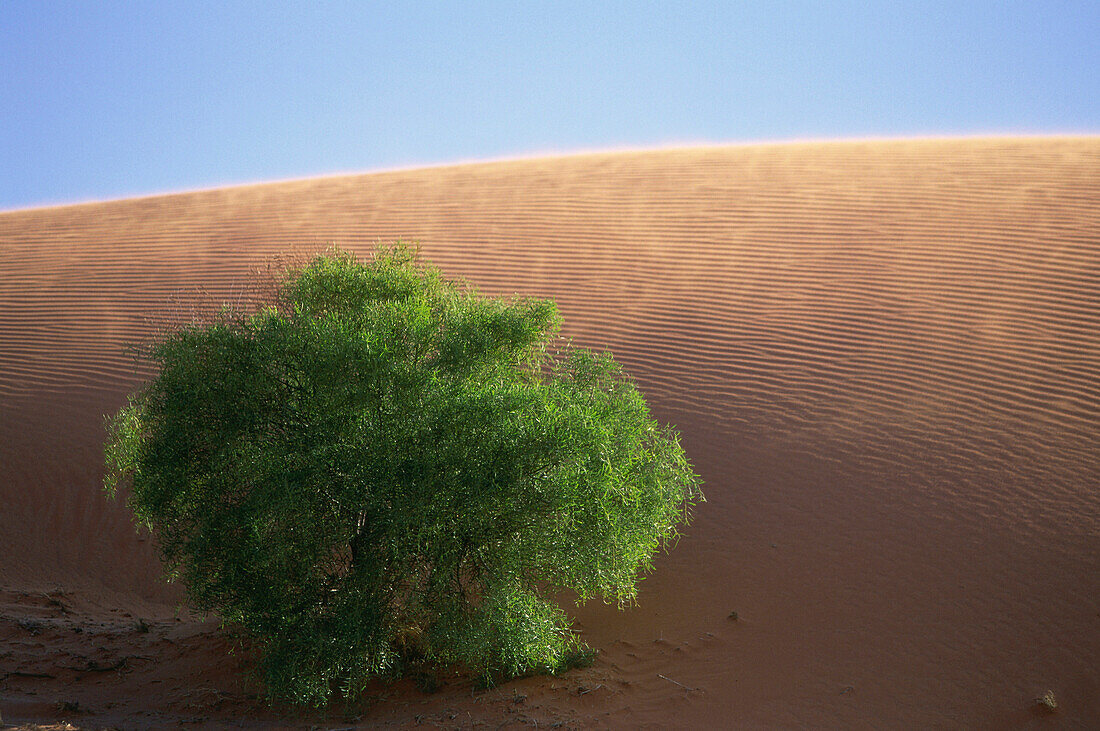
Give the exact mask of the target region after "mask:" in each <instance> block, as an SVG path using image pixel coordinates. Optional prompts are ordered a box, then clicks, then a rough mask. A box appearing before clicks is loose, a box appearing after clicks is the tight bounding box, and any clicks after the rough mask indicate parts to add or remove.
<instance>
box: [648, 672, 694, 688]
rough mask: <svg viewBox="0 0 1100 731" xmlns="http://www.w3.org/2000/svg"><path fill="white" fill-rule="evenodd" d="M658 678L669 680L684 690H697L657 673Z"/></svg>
mask: <svg viewBox="0 0 1100 731" xmlns="http://www.w3.org/2000/svg"><path fill="white" fill-rule="evenodd" d="M657 677H658V678H663V679H664V680H667V681H668V682H670V683H675V684H676V685H678V686H680V687H681V688H683V689H684V690H695V688H689V687H687V686H686V685H684V684H683V683H681V682H680V681H678V680H673V679H672V678H669V677H665V676H664V675H661V674H660V673H657Z"/></svg>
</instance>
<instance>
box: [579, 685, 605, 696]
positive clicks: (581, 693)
mask: <svg viewBox="0 0 1100 731" xmlns="http://www.w3.org/2000/svg"><path fill="white" fill-rule="evenodd" d="M602 687H603V683H600V684H599V685H597V686H596V687H595V688H585V689H584V690H582V691H580V692H579V693H577V695H587V694H588V693H591V692H592V691H594V690H599V689H600V688H602Z"/></svg>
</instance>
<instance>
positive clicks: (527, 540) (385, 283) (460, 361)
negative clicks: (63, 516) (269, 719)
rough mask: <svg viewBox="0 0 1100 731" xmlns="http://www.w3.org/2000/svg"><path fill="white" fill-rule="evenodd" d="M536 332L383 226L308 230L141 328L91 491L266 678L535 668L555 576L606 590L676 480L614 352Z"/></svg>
mask: <svg viewBox="0 0 1100 731" xmlns="http://www.w3.org/2000/svg"><path fill="white" fill-rule="evenodd" d="M557 327H558V314H557V310H556V307H555V305H554V304H553V303H552V302H549V301H544V300H535V299H514V300H508V301H506V300H501V299H491V298H485V297H482V296H479V295H478V293H477V292H476V291H474V290H473V289H471V288H470V287H468V286H465V285H462V284H456V283H452V282H449V281H448V280H446V279H444V278H443V276H442V275H441V274H440V272H439V271H438V270H436V269H433V268H431V267H429V266H426V265H422V264H421V263H419V262H418V260H417V257H416V253H415V250H413V249H411V248H409V247H407V246H405V245H400V244H398V245H394V246H390V247H382V248H380V249H379V250H378V252H377V253H376V254H375V256H374V257H373V259H371V260H369V261H366V262H361V261H359V260H358V259H356V257H354V256H353V255H351V254H348V253H345V252H342V251H339V250H334V251H333V252H331V253H329V254H326V255H324V256H320V257H317V258H315V259H314V260H312V261H311V262H310V263H308V264H307V265H305V266H302V267H299V268H297V269H293V270H290V271H288V272H287V274H286V276H285V278H284V279H283V280H282V284H281V286H280V287H279V289H278V293H277V295H276V296H275V297H274V301H272V302H270V303H269V304H268V305H267V306H265V307H263V308H261V309H259V310H258V311H252V312H250V313H233V312H229V311H225V312H223V313H222V315H221V316H220V317H218V318H215V319H214V321H212V322H206V323H203V324H191V325H187V326H184V327H181V328H178V329H175V330H172V331H170V332H168V333H166V334H164V335H162V336H161V337H160V338H158V340H157V341H156V343H155V344H154V345H153V346H152V348H151V350H150V355H151V356H152V358H153V359H154V361H155V363H156V364H157V366H158V367H159V371H158V375H157V376H156V378H155V379H154V380H153V381H152V382H150V383H149V384H147V385H146V386H145V387H144V388H143V389H142V390H140V391H139V392H138V393H136V394H134V395H133V396H132V397H131V399H130V402H129V405H128V406H126V407H125V408H123V409H122V410H121V411H120V412H119V413H118V414H117V415H115V416H113V417H111V418H109V419H108V430H109V439H108V444H107V449H106V458H107V467H108V470H107V475H106V478H105V487H106V489H107V491H108V492H109V493H110V494H114V493H115V492H116V491H117V490H118V489H119V488H124V489H127V490H128V492H129V496H130V497H129V505H130V507H131V508H132V510H133V512H134V514H135V516H136V519H137V520H138V521H139V522H140V523H141V524H144V525H145V526H147V527H149V528H150V529H151V530H152V531H153V532H154V534H155V535H156V538H157V540H158V544H159V546H160V550H161V552H162V555H163V560H164V563H165V566H166V568H167V571H168V574H169V577H170V578H173V579H178V580H180V581H182V583H183V584H184V585H185V586H186V588H187V591H188V595H189V598H190V602H191V604H192V606H194V607H195V608H197V609H200V610H212V611H214V612H216V613H217V614H218V615H219V616H221V617H222V618H223V619H224V620H225V621H226V622H229V623H233V624H236V625H239V626H240V627H242V628H243V629H244V630H245V631H246V632H247V633H248V634H249V635H250V636H251V637H252V638H253V639H254V641H255V642H256V644H257V646H258V647H259V649H260V651H261V657H262V670H263V674H264V677H265V679H266V682H267V685H268V688H269V691H270V692H271V694H272V696H273V697H277V698H284V699H289V700H291V701H294V702H298V703H315V704H321V703H324V702H325V701H326V700H327V699H328V698H329V697H330V696H331V694H332V693H333V692H334V691H339V692H341V693H343V694H345V695H347V696H352V697H354V696H355V695H356V694H357V693H358V692H359V691H361V689H362V688H363V687H364V685H365V683H366V682H367V681H368V680H369V679H371V678H374V677H395V676H397V675H400V674H402V673H406V672H411V671H416V672H422V671H423V669H424V668H442V667H452V668H453V667H459V668H463V667H464V668H466V669H467V670H468V671H470V672H473V673H476V674H478V675H480V676H481V677H482V678H486V679H492V678H499V677H502V676H509V675H515V674H521V673H527V672H532V671H549V672H555V671H558V670H561V669H562V668H564V667H566V666H568V665H570V664H571V663H575V662H576V661H577V660H578V658H581V657H583V655H584V653H585V648H584V647H583V645H581V644H580V643H579V642H578V640H577V639H576V637H575V635H574V634H573V633H572V632H571V631H570V623H569V620H568V618H567V616H566V614H565V612H564V611H563V610H562V609H561V607H559V606H558V605H557V604H555V603H554V602H553V601H552V599H551V598H552V597H553V596H554V594H555V592H558V591H559V590H561V589H563V588H568V589H570V590H572V591H574V592H576V594H577V595H578V596H579V597H580V598H581V600H584V599H588V598H589V597H592V596H598V597H600V598H603V599H606V600H609V601H612V602H618V603H619V604H620V605H622V604H627V603H629V602H631V601H632V600H633V599H634V598H635V596H636V591H637V590H636V582H637V579H638V577H639V575H640V574H641V573H642V572H644V571H646V570H648V569H649V568H651V564H650V560H651V557H652V556H653V555H654V553H655V551H656V550H657V549H658V548H660V547H661V546H662V545H664V544H667V543H668V542H669V541H671V540H673V539H675V537H676V536H677V525H678V524H679V523H682V522H684V521H686V520H687V518H688V511H689V510H690V508H691V506H692V505H693V504H694V502H696V501H698V500H700V499H701V498H702V495H701V493H700V491H699V487H698V479H697V477H696V476H695V475H694V473H693V472H692V470H691V468H690V465H689V464H688V462H687V460H686V458H685V456H684V453H683V451H682V449H681V447H680V445H679V442H678V438H677V436H676V434H675V432H673V431H672V430H671V429H669V428H667V427H664V426H661V425H659V424H658V423H656V422H655V421H654V419H652V418H651V416H650V414H649V410H648V408H647V406H646V403H645V401H644V400H643V398H642V396H641V394H640V393H639V392H638V390H637V389H636V388H635V386H634V385H633V384H632V383H631V381H630V380H629V379H628V378H627V377H625V376H624V374H623V372H622V371H621V369H620V367H619V366H618V365H616V363H615V362H614V361H613V360H612V358H611V357H610V356H609V355H607V354H596V353H591V352H588V351H585V350H581V349H575V348H572V347H570V346H569V345H568V344H567V343H563V342H562V341H560V340H558V339H556V338H555V337H554V336H555V333H556V330H557Z"/></svg>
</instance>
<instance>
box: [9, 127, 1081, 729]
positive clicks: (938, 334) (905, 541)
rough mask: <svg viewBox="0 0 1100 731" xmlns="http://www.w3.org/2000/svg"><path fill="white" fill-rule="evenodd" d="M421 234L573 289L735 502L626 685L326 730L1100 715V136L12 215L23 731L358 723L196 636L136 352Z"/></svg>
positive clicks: (789, 151) (483, 269)
mask: <svg viewBox="0 0 1100 731" xmlns="http://www.w3.org/2000/svg"><path fill="white" fill-rule="evenodd" d="M395 238H406V239H415V240H419V241H420V242H421V244H422V247H423V253H424V255H425V257H426V258H428V259H430V260H431V261H432V262H434V263H435V264H437V265H439V266H440V267H441V268H443V269H444V271H446V272H448V273H450V274H453V275H456V276H462V277H465V278H467V279H469V280H470V281H472V282H473V283H475V284H476V285H478V286H479V287H480V288H481V289H482V290H483V291H484V292H487V293H492V294H498V293H513V292H520V293H524V294H531V295H539V296H545V297H552V298H554V299H556V300H557V301H558V303H559V305H560V308H561V312H562V314H563V316H564V319H565V325H564V330H565V333H566V334H567V335H570V336H572V337H574V338H575V340H576V341H577V342H578V343H580V344H582V345H586V346H592V347H597V348H601V349H608V350H610V351H612V352H613V353H614V354H615V356H616V357H617V358H618V359H619V360H620V361H621V362H622V363H624V365H625V366H626V368H627V370H628V371H629V372H630V373H632V374H633V375H634V376H635V377H636V379H637V382H638V384H639V386H640V387H641V389H642V390H643V392H644V393H645V394H646V397H647V398H648V399H649V401H650V404H651V406H652V408H653V412H654V414H655V415H656V416H657V418H659V419H660V420H662V421H666V422H671V423H673V424H675V425H676V426H677V427H678V428H679V430H680V431H681V433H682V437H683V446H684V448H685V450H686V452H687V453H688V455H689V457H690V458H691V460H692V461H693V463H694V465H695V468H696V471H697V472H698V473H699V474H700V475H701V476H702V478H703V480H704V481H705V486H704V489H705V491H706V495H707V499H708V501H707V502H706V503H705V504H703V505H701V506H700V507H699V508H698V510H697V511H696V515H697V518H696V520H695V522H694V523H693V524H692V525H691V527H690V528H688V530H687V532H686V536H685V537H684V538H683V539H682V540H681V541H680V543H679V545H678V546H677V547H676V549H675V550H674V551H672V552H671V553H669V554H667V555H662V556H660V557H659V559H658V561H657V568H656V572H655V573H654V574H653V575H652V576H650V577H649V578H647V579H646V580H645V581H644V582H643V584H642V590H641V594H640V597H639V606H637V607H635V608H633V609H630V610H629V611H626V612H619V611H617V610H616V609H614V608H612V607H606V606H603V605H600V604H590V605H588V606H585V607H582V608H579V609H576V610H575V611H574V614H575V616H576V620H577V627H578V628H579V629H580V630H582V631H583V633H584V635H583V636H584V638H585V639H586V640H587V641H588V642H589V643H590V644H592V645H593V646H594V647H597V648H599V649H600V650H601V654H600V657H599V659H598V661H597V663H596V664H595V665H594V666H593V667H591V668H588V669H585V670H581V671H576V672H573V673H571V674H569V675H567V676H565V677H561V678H530V679H524V680H520V681H515V682H512V683H508V684H505V685H503V686H501V687H499V688H496V689H494V690H491V691H486V692H473V690H472V688H471V687H470V685H469V684H468V683H465V684H464V683H459V682H455V683H451V684H449V685H447V686H446V687H444V688H443V689H442V690H441V691H440V692H438V693H436V694H434V695H425V694H423V693H421V692H420V691H418V690H416V689H415V688H414V687H413V686H412V685H411V684H409V683H401V684H398V685H396V686H394V687H390V688H382V687H380V688H379V689H378V690H377V693H376V695H377V696H378V698H377V699H376V701H375V702H374V703H373V704H370V705H369V706H367V707H365V708H363V709H359V710H357V711H354V712H352V713H350V715H349V714H346V713H340V712H337V713H335V715H333V716H332V717H330V718H329V719H328V720H326V721H324V724H327V725H326V726H325V727H332V726H348V725H352V724H354V723H357V722H358V723H362V724H373V725H380V726H385V725H387V724H392V725H413V724H414V723H417V722H420V723H423V724H426V725H429V726H445V727H454V726H461V727H470V726H475V725H478V724H482V725H481V727H483V728H499V727H501V724H508V725H506V726H504V727H511V728H520V727H523V726H529V727H533V726H534V725H535V724H536V722H537V725H538V727H539V728H546V727H550V726H551V725H552V724H554V723H561V724H562V726H561V727H584V728H588V727H597V728H598V727H615V728H634V727H676V728H707V727H742V728H753V727H798V726H802V727H834V728H867V727H872V726H877V727H885V728H902V727H904V728H1005V727H1028V726H1034V727H1039V726H1043V727H1047V726H1054V727H1059V726H1064V727H1087V726H1089V725H1090V724H1096V723H1098V722H1100V138H1097V137H1091V138H1026V139H965V140H912V141H876V142H846V143H813V144H809V143H807V144H785V145H765V146H744V147H714V148H701V149H682V150H663V151H650V152H630V153H614V154H610V153H609V154H590V155H580V156H568V157H557V158H546V159H536V160H521V161H511V162H498V163H486V164H473V165H462V166H455V167H444V168H435V169H424V170H413V171H401V172H388V173H377V174H370V175H356V176H342V177H331V178H321V179H314V180H306V181H292V182H282V183H273V184H267V185H254V186H246V187H235V188H225V189H220V190H211V191H204V192H195V193H186V194H178V195H169V196H158V197H151V198H143V199H133V200H123V201H116V202H108V203H93V204H84V205H75V206H66V207H55V208H44V209H36V210H26V211H14V212H7V213H0V714H2V716H3V720H4V721H5V722H8V723H12V722H31V721H36V722H42V723H47V722H52V723H58V722H61V721H63V720H66V721H68V722H71V723H72V724H74V725H77V726H80V727H88V728H98V727H100V726H102V725H112V724H113V725H118V726H120V727H122V728H130V727H146V726H148V727H165V726H177V725H180V724H184V723H186V724H189V725H190V726H192V727H203V726H204V725H206V726H211V727H219V726H221V725H230V724H243V725H244V726H245V727H268V726H271V725H272V724H275V723H276V722H277V721H278V722H279V723H284V724H286V725H290V726H294V725H296V724H297V725H302V726H308V725H309V724H312V723H322V721H321V720H319V719H318V718H317V717H301V718H295V717H288V716H280V715H279V714H277V713H274V712H272V711H270V710H267V709H265V707H264V706H263V704H262V703H261V702H260V701H258V700H257V699H256V696H255V692H256V688H255V686H254V685H251V684H249V683H248V682H245V681H241V680H238V679H237V678H238V676H237V671H238V669H239V668H241V667H244V666H246V665H247V662H248V660H247V658H246V657H243V656H241V655H240V654H237V655H234V656H232V657H228V656H227V655H226V650H227V648H229V647H230V646H231V644H232V640H231V638H227V637H225V636H222V635H220V634H219V633H218V632H217V631H216V624H215V623H214V622H212V621H207V622H205V623H204V622H202V621H201V618H196V617H193V616H192V615H191V614H189V613H188V612H186V611H183V612H181V613H179V614H178V616H177V612H176V605H177V603H178V602H179V600H180V598H181V596H182V594H181V593H180V591H179V589H178V588H173V587H166V586H165V585H163V584H162V583H161V582H160V579H159V576H160V569H159V565H158V563H157V560H156V555H155V547H154V545H153V542H152V540H150V539H148V538H147V537H143V536H139V535H138V534H136V533H135V531H134V529H133V527H132V525H131V522H130V518H129V515H128V513H127V511H126V510H125V508H124V506H122V505H120V504H118V503H109V502H108V501H107V500H106V499H105V498H104V496H103V494H102V489H101V484H100V481H101V478H102V443H103V439H104V429H103V416H104V414H107V413H113V412H114V411H115V410H116V409H117V408H118V407H119V406H120V405H122V404H123V403H124V402H125V398H126V394H127V392H129V391H130V390H131V389H133V388H134V387H135V386H136V385H137V384H138V383H139V382H140V380H141V378H142V377H144V376H147V375H148V369H147V368H143V367H140V364H135V362H134V361H133V360H132V358H131V356H130V355H128V353H127V346H128V345H131V344H132V343H134V342H135V341H137V340H140V339H141V338H142V337H145V336H147V335H148V334H149V332H150V331H151V328H153V327H157V326H158V325H159V324H163V323H165V322H168V321H171V319H172V318H173V317H178V315H179V313H180V312H181V311H183V310H186V309H187V308H188V307H190V306H191V305H190V303H191V302H194V301H199V300H201V299H202V298H206V300H221V299H230V298H233V297H235V296H238V295H239V293H240V291H241V288H242V285H243V283H245V282H246V281H247V278H248V272H249V270H250V268H252V267H255V266H256V265H258V264H259V263H261V262H263V261H264V260H265V258H267V257H270V256H271V255H273V254H276V253H278V252H281V251H284V250H286V249H287V248H288V247H290V246H292V245H303V246H306V247H310V246H316V245H321V244H324V243H325V242H329V241H332V242H336V243H338V244H340V245H341V246H344V247H346V248H350V249H353V250H356V251H360V252H364V253H365V252H368V251H370V250H371V249H372V247H373V245H374V242H376V241H378V240H391V239H395ZM136 366H139V367H138V370H137V371H135V367H136ZM734 611H735V612H736V613H737V619H732V618H730V614H731V612H734ZM1048 689H1049V690H1052V691H1053V692H1054V694H1055V697H1056V699H1057V701H1058V710H1057V711H1056V712H1054V713H1049V714H1048V713H1047V712H1045V711H1044V710H1043V709H1042V708H1041V707H1039V706H1037V705H1036V704H1035V698H1037V697H1039V696H1041V695H1042V694H1043V693H1044V692H1046V691H1047V690H1048ZM1094 727H1095V726H1094Z"/></svg>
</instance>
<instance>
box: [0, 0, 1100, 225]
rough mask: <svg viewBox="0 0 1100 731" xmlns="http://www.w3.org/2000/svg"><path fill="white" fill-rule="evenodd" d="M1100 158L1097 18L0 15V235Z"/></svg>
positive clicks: (161, 8)
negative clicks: (1035, 155) (928, 164)
mask: <svg viewBox="0 0 1100 731" xmlns="http://www.w3.org/2000/svg"><path fill="white" fill-rule="evenodd" d="M1061 133H1085V134H1097V133H1100V0H1080V1H1071V0H1019V1H1016V0H1000V1H992V2H968V1H967V0H952V1H950V2H934V1H931V0H930V1H928V2H917V1H913V2H901V1H896V2H883V1H879V2H876V1H875V0H863V1H859V2H857V1H851V2H849V1H847V0H814V1H809V0H807V1H805V2H787V1H784V0H756V1H753V2H710V3H703V2H686V1H684V2H678V1H676V0H667V1H664V2H600V1H599V0H583V1H581V2H571V1H568V0H557V1H555V2H549V1H548V2H524V1H523V0H514V1H513V2H475V1H471V2H462V1H461V0H450V1H446V2H403V1H389V0H387V1H385V2H369V1H367V0H362V1H360V2H322V1H320V0H318V1H315V2H309V1H306V0H303V1H302V2H296V3H288V2H278V1H277V0H263V1H262V2H233V1H232V0H221V1H219V2H191V1H189V2H167V1H160V0H149V1H148V2H137V1H136V0H135V1H134V2H111V1H108V0H85V1H83V2H62V1H60V0H57V1H54V2H45V1H41V0H33V1H32V0H27V1H24V0H0V210H9V209H13V208H25V207H29V206H35V205H45V204H53V203H65V202H77V201H86V200H108V199H113V198H121V197H129V196H135V195H143V194H150V193H159V192H168V191H178V190H189V189H194V188H208V187H218V186H222V185H228V184H232V183H242V182H255V181H263V180H276V179H285V178H294V177H307V176H314V175H322V174H327V173H335V172H359V171H369V170H376V169H385V168H393V167H408V166H419V165H428V164H439V163H448V162H456V161H464V160H481V159H493V158H500V157H510V156H522V155H530V154H538V153H559V152H571V151H577V150H595V149H614V148H623V147H630V148H650V147H660V146H668V145H682V144H696V143H727V142H751V141H756V140H768V141H771V140H787V139H804V138H813V139H821V138H829V139H831V138H850V137H906V136H917V135H976V134H1061Z"/></svg>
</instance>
